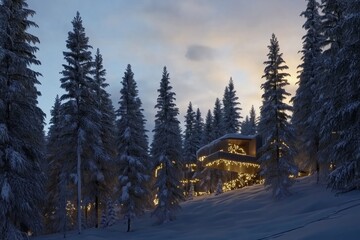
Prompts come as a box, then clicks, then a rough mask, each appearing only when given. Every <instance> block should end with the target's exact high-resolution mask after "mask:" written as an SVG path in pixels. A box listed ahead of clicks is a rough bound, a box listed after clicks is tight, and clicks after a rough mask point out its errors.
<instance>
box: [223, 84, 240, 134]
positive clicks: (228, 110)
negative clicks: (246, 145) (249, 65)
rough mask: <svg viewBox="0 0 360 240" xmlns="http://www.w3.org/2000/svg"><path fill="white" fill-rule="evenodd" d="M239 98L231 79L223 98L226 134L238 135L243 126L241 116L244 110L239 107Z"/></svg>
mask: <svg viewBox="0 0 360 240" xmlns="http://www.w3.org/2000/svg"><path fill="white" fill-rule="evenodd" d="M238 100H239V98H238V97H237V96H236V91H235V88H234V83H233V80H232V78H230V81H229V85H228V86H227V87H226V88H225V91H224V97H223V106H224V107H223V127H224V133H225V134H226V133H237V132H239V130H240V126H241V123H240V121H241V118H242V117H241V115H240V112H239V111H241V110H242V109H241V107H239V105H240V103H239V102H238Z"/></svg>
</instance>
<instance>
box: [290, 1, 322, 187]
mask: <svg viewBox="0 0 360 240" xmlns="http://www.w3.org/2000/svg"><path fill="white" fill-rule="evenodd" d="M307 1H308V3H307V7H306V10H305V11H303V12H302V13H301V16H304V17H305V18H306V21H305V24H304V25H303V28H304V29H305V30H306V34H305V35H304V37H303V49H302V51H301V52H302V54H303V56H302V58H301V60H302V63H301V64H300V65H299V68H300V70H299V76H298V78H299V81H298V84H299V87H298V88H297V90H296V94H295V96H294V97H293V99H292V101H293V104H294V112H293V115H292V119H291V121H292V124H293V127H294V129H295V136H296V139H294V141H295V145H296V148H297V152H298V153H299V155H298V156H297V157H296V158H297V161H296V162H297V165H299V166H300V167H301V168H302V169H304V170H305V169H306V170H308V171H309V172H311V173H312V172H315V171H317V177H318V178H317V179H318V181H319V168H320V164H319V157H318V151H319V125H320V124H319V123H318V121H319V120H320V119H319V118H317V117H316V115H315V113H316V110H317V109H318V106H317V104H315V102H316V101H315V99H316V98H317V95H318V94H320V93H319V88H320V85H319V83H318V82H317V81H318V71H319V63H320V56H321V46H320V44H321V42H322V35H321V32H320V26H321V17H320V15H319V11H318V9H319V3H318V2H317V1H316V0H307Z"/></svg>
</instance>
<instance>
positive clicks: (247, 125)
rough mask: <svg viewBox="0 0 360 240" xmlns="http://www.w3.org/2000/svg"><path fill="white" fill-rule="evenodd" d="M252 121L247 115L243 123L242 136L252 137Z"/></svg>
mask: <svg viewBox="0 0 360 240" xmlns="http://www.w3.org/2000/svg"><path fill="white" fill-rule="evenodd" d="M249 133H250V119H249V116H248V115H246V117H245V120H244V121H243V122H242V123H241V134H243V135H250V134H249Z"/></svg>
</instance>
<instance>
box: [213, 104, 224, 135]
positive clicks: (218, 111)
mask: <svg viewBox="0 0 360 240" xmlns="http://www.w3.org/2000/svg"><path fill="white" fill-rule="evenodd" d="M212 116H213V118H212V124H211V128H212V136H211V141H212V140H215V139H217V138H219V137H222V136H223V135H224V134H225V127H224V112H223V108H222V106H221V102H220V100H219V98H216V100H215V106H214V109H213V115H212Z"/></svg>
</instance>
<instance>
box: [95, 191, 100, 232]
mask: <svg viewBox="0 0 360 240" xmlns="http://www.w3.org/2000/svg"><path fill="white" fill-rule="evenodd" d="M95 221H96V222H95V228H98V227H99V197H98V196H97V195H96V196H95Z"/></svg>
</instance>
